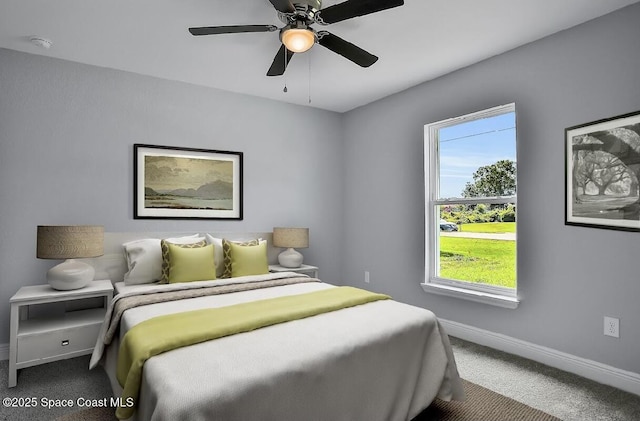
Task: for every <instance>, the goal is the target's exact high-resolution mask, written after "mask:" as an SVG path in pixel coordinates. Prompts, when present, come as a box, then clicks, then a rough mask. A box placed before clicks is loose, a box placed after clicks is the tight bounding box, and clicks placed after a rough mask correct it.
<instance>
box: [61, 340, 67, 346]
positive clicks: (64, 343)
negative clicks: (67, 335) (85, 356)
mask: <svg viewBox="0 0 640 421" xmlns="http://www.w3.org/2000/svg"><path fill="white" fill-rule="evenodd" d="M60 345H62V346H67V345H69V339H65V340H64V341H62V342H61V343H60Z"/></svg>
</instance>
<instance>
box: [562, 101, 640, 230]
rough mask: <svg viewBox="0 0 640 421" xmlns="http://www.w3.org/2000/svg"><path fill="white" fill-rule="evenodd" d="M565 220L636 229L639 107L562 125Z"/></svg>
mask: <svg viewBox="0 0 640 421" xmlns="http://www.w3.org/2000/svg"><path fill="white" fill-rule="evenodd" d="M565 142H566V144H565V147H566V149H565V170H566V171H565V173H566V177H565V178H566V180H565V183H566V184H565V186H566V188H565V192H566V198H565V200H566V206H565V208H566V212H565V224H567V225H578V226H585V227H594V228H606V229H615V230H624V231H640V194H639V191H638V189H639V186H640V112H635V113H630V114H625V115H621V116H617V117H612V118H608V119H604V120H599V121H595V122H592V123H587V124H582V125H579V126H574V127H569V128H567V129H565Z"/></svg>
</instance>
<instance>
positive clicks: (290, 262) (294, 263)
mask: <svg viewBox="0 0 640 421" xmlns="http://www.w3.org/2000/svg"><path fill="white" fill-rule="evenodd" d="M273 245H274V247H285V248H286V249H287V250H285V251H283V252H282V253H280V254H279V255H278V262H279V263H280V266H284V267H286V268H299V267H300V266H301V265H302V259H303V257H304V256H302V254H300V252H298V251H296V250H295V249H296V248H307V247H309V228H283V227H276V228H274V229H273Z"/></svg>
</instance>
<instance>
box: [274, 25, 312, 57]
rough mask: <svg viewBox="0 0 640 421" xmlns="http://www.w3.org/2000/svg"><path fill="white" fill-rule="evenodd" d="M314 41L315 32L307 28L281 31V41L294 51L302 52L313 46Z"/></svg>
mask: <svg viewBox="0 0 640 421" xmlns="http://www.w3.org/2000/svg"><path fill="white" fill-rule="evenodd" d="M315 41H316V37H315V34H314V33H313V31H310V30H309V29H298V28H292V29H287V30H286V31H284V32H283V33H282V43H283V44H284V45H285V47H287V49H288V50H289V51H293V52H294V53H304V52H305V51H307V50H308V49H310V48H311V47H313V44H314V43H315Z"/></svg>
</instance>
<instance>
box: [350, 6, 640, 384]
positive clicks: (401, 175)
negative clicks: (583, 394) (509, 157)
mask: <svg viewBox="0 0 640 421" xmlns="http://www.w3.org/2000/svg"><path fill="white" fill-rule="evenodd" d="M638 22H640V5H634V6H631V7H628V8H625V9H622V10H619V11H617V12H615V13H613V14H610V15H607V16H605V17H602V18H600V19H597V20H594V21H591V22H587V23H586V24H583V25H581V26H578V27H575V28H573V29H570V30H567V31H564V32H561V33H558V34H555V35H553V36H551V37H548V38H546V39H543V40H540V41H537V42H534V43H532V44H529V45H526V46H524V47H521V48H518V49H516V50H513V51H510V52H508V53H506V54H503V55H500V56H496V57H494V58H491V59H489V60H486V61H484V62H481V63H479V64H476V65H473V66H470V67H468V68H465V69H462V70H460V71H456V72H454V73H451V74H448V75H446V76H444V77H441V78H439V79H436V80H433V81H430V82H427V83H424V84H422V85H419V86H417V87H414V88H411V89H409V90H407V91H404V92H402V93H399V94H396V95H393V96H390V97H387V98H384V99H382V100H380V101H378V102H375V103H373V104H370V105H368V106H364V107H361V108H359V109H356V110H354V111H351V112H349V113H347V114H346V115H345V120H344V134H343V136H344V139H345V142H346V145H345V160H346V166H345V180H346V182H345V215H344V218H345V219H344V226H345V231H344V235H343V239H344V241H343V242H344V244H346V245H347V246H346V247H345V248H344V258H343V270H342V275H343V278H344V281H345V283H348V284H352V285H356V286H365V285H366V284H364V282H363V279H364V271H365V270H368V271H370V276H371V283H370V287H371V288H372V289H375V290H378V291H381V292H386V293H389V294H391V295H392V296H393V297H394V298H396V299H398V300H401V301H405V302H408V303H411V304H415V305H418V306H423V307H427V308H429V309H432V310H433V311H434V312H435V313H436V314H437V315H438V316H440V317H442V318H445V319H449V320H452V321H456V322H460V323H464V324H467V325H471V326H476V327H478V328H481V329H486V330H489V331H493V332H498V333H502V334H505V335H509V336H512V337H515V338H519V339H522V340H525V341H529V342H532V343H535V344H539V345H542V346H547V347H550V348H554V349H557V350H560V351H564V352H567V353H570V354H573V355H577V356H580V357H583V358H588V359H592V360H595V361H599V362H602V363H604V364H608V365H611V366H614V367H617V368H620V369H624V370H629V371H632V372H636V373H639V372H640V358H638V355H639V354H638V350H639V349H640V305H638V300H639V299H640V277H639V276H638V256H640V254H639V252H638V250H639V249H638V246H639V245H640V233H634V232H616V231H609V230H599V229H593V228H580V227H569V226H565V225H564V184H563V182H564V181H563V180H564V149H563V146H564V129H565V128H566V127H570V126H573V125H576V124H581V123H586V122H589V121H593V120H597V119H601V118H606V117H611V116H615V115H618V114H623V113H628V112H632V111H637V110H640V79H639V78H638V76H639V74H640V73H639V72H640V48H638V40H640V25H638ZM510 102H515V103H516V112H517V125H518V128H517V133H518V142H519V143H518V181H519V185H518V217H519V225H518V247H519V248H518V290H519V295H520V297H521V298H522V303H521V304H520V306H519V308H518V309H516V310H508V309H502V308H497V307H492V306H488V305H483V304H477V303H473V302H470V301H464V300H459V299H455V298H448V297H442V296H435V295H430V294H427V293H425V292H424V291H423V290H422V288H421V287H420V283H421V282H423V280H424V267H423V262H424V257H423V253H424V234H423V230H424V221H423V217H424V205H423V201H424V186H423V125H424V124H426V123H431V122H435V121H439V120H442V119H445V118H449V117H454V116H458V115H462V114H466V113H469V112H473V111H478V110H482V109H485V108H489V107H493V106H496V105H501V104H506V103H510ZM604 315H612V316H617V317H619V318H620V332H621V337H620V339H612V338H608V337H605V336H603V316H604Z"/></svg>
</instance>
